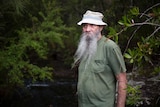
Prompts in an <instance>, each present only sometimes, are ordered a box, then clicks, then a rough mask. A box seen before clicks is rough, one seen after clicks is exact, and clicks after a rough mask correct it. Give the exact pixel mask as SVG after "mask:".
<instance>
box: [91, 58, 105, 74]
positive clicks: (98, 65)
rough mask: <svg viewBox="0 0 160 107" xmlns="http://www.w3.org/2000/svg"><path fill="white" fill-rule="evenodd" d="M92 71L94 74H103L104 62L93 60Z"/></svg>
mask: <svg viewBox="0 0 160 107" xmlns="http://www.w3.org/2000/svg"><path fill="white" fill-rule="evenodd" d="M92 68H93V69H92V71H93V72H94V73H100V72H104V70H105V63H104V60H94V62H93V63H92Z"/></svg>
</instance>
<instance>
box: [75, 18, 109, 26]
mask: <svg viewBox="0 0 160 107" xmlns="http://www.w3.org/2000/svg"><path fill="white" fill-rule="evenodd" d="M83 23H89V24H94V25H102V26H106V25H107V23H105V22H103V21H98V20H94V19H83V20H81V21H80V22H78V23H77V24H78V25H82V24H83Z"/></svg>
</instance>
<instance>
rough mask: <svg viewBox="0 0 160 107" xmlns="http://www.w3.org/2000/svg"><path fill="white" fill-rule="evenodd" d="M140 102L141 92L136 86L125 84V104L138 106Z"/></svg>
mask: <svg viewBox="0 0 160 107" xmlns="http://www.w3.org/2000/svg"><path fill="white" fill-rule="evenodd" d="M140 103H141V92H140V87H138V86H135V87H133V86H131V85H128V86H127V100H126V104H127V105H131V106H138V105H139V104H140Z"/></svg>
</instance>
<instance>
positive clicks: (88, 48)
mask: <svg viewBox="0 0 160 107" xmlns="http://www.w3.org/2000/svg"><path fill="white" fill-rule="evenodd" d="M99 35H100V31H97V32H96V33H94V34H89V33H83V34H82V35H81V39H80V42H79V45H78V49H77V51H76V53H75V56H74V58H75V62H74V64H75V63H77V62H78V61H81V60H82V59H85V60H86V62H87V64H88V63H89V62H90V60H91V58H92V57H93V56H94V54H95V53H96V51H97V41H98V37H99Z"/></svg>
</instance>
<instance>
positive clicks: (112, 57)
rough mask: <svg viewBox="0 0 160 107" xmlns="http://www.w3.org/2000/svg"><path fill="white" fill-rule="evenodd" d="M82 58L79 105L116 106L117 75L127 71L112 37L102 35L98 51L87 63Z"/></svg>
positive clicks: (82, 106)
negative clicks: (107, 37)
mask: <svg viewBox="0 0 160 107" xmlns="http://www.w3.org/2000/svg"><path fill="white" fill-rule="evenodd" d="M86 63H87V62H86V61H85V60H83V59H82V61H81V63H80V65H79V73H78V87H77V89H78V106H79V107H114V103H115V94H116V78H115V76H116V75H117V74H119V73H121V72H125V71H126V67H125V63H124V59H123V56H122V54H121V50H120V48H119V47H118V45H117V44H116V43H115V42H113V41H112V40H110V39H108V40H107V39H106V37H104V36H102V38H101V39H100V40H99V41H98V43H97V52H96V54H95V56H94V57H92V59H91V61H90V63H88V65H87V66H85V65H86Z"/></svg>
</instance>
